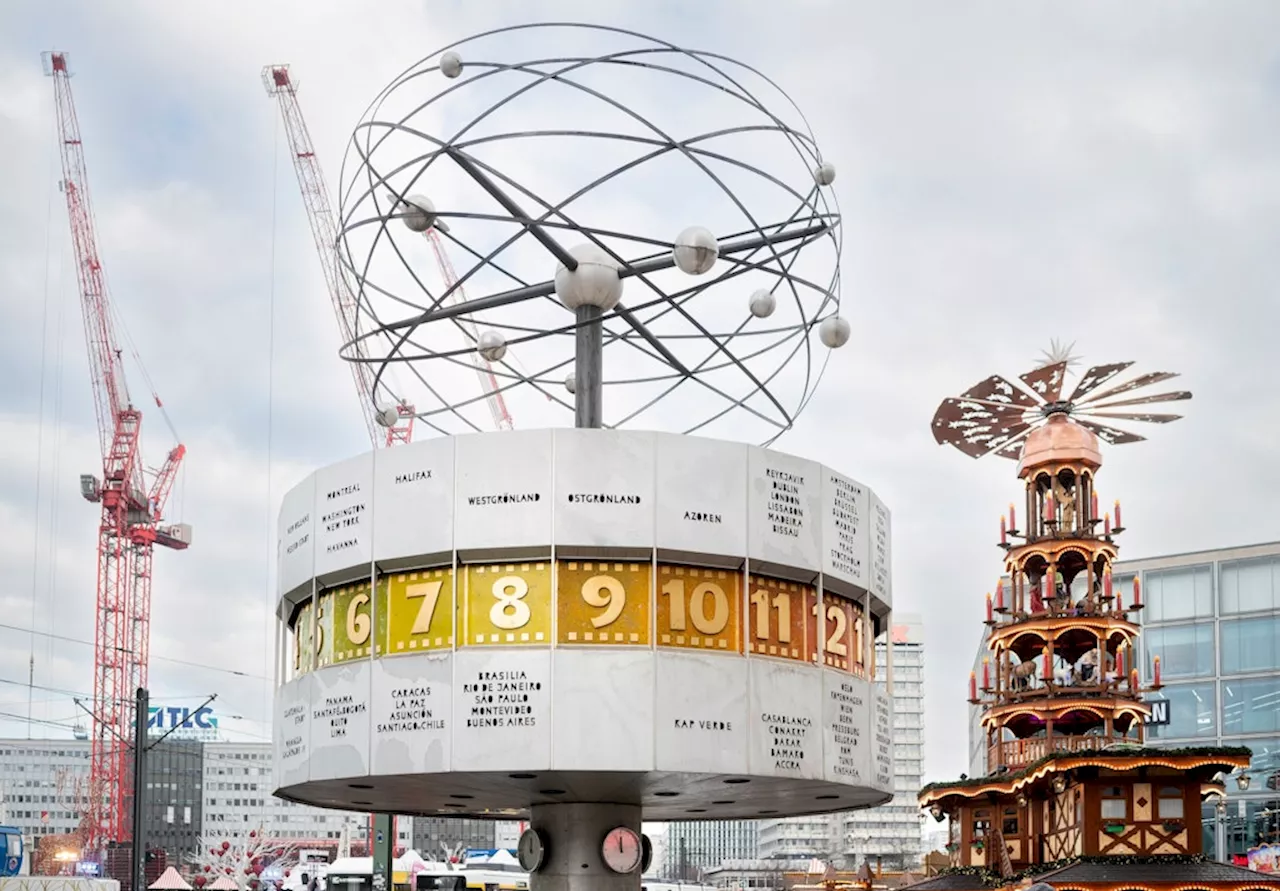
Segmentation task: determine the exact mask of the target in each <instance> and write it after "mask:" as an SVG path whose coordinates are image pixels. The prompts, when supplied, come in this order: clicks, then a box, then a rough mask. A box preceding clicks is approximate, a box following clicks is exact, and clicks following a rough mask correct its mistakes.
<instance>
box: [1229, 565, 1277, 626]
mask: <svg viewBox="0 0 1280 891" xmlns="http://www.w3.org/2000/svg"><path fill="white" fill-rule="evenodd" d="M1219 577H1220V580H1221V592H1222V593H1221V600H1222V612H1223V613H1252V612H1262V611H1263V610H1273V609H1276V608H1277V607H1280V558H1277V557H1262V558H1260V559H1256V560H1234V561H1232V562H1230V563H1223V564H1222V566H1221V568H1220V569H1219Z"/></svg>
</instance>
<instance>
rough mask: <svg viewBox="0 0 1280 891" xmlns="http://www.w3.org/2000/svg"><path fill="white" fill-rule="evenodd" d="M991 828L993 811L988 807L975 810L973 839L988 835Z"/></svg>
mask: <svg viewBox="0 0 1280 891" xmlns="http://www.w3.org/2000/svg"><path fill="white" fill-rule="evenodd" d="M990 829H991V811H990V810H989V809H988V808H981V809H979V810H976V811H974V812H973V839H974V841H977V840H978V839H981V838H986V837H987V832H988V831H989V830H990Z"/></svg>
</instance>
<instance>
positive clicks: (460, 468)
mask: <svg viewBox="0 0 1280 891" xmlns="http://www.w3.org/2000/svg"><path fill="white" fill-rule="evenodd" d="M454 440H455V445H456V452H455V455H456V457H455V465H454V466H455V468H456V469H455V473H456V474H457V484H456V492H457V497H456V501H455V502H454V504H455V507H454V510H455V515H454V524H455V525H454V546H455V547H456V548H457V549H458V550H459V551H462V552H464V553H465V554H469V555H471V556H477V554H476V553H475V552H479V554H478V555H483V554H484V553H485V552H489V551H493V550H495V549H521V548H525V549H527V548H545V547H548V546H550V544H551V497H552V486H551V476H552V471H551V431H550V430H516V431H506V432H502V433H481V434H472V435H468V436H456V437H454Z"/></svg>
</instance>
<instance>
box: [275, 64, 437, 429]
mask: <svg viewBox="0 0 1280 891" xmlns="http://www.w3.org/2000/svg"><path fill="white" fill-rule="evenodd" d="M262 84H263V86H265V87H266V89H267V93H268V95H271V96H274V97H275V98H276V99H277V100H278V101H279V103H280V115H281V117H282V118H283V119H284V132H285V136H286V138H287V139H288V140H289V154H290V155H292V156H293V167H294V170H295V171H296V172H297V174H298V187H299V189H301V190H302V203H303V204H304V205H306V209H307V222H308V223H310V224H311V237H312V239H314V241H315V243H316V251H317V253H319V255H320V267H321V268H322V269H323V270H324V281H325V286H326V287H327V289H328V291H329V299H330V300H331V301H332V303H333V309H334V312H335V314H336V315H337V317H338V329H339V332H340V333H341V335H342V340H343V342H344V343H350V342H352V341H354V340H355V338H356V323H357V320H358V313H357V304H356V297H355V294H354V293H353V292H352V290H351V283H350V281H348V280H347V277H346V275H345V274H344V273H343V270H342V267H341V266H340V265H339V263H338V253H337V251H338V247H337V246H338V224H337V218H336V217H335V216H334V213H333V208H332V206H331V205H330V204H329V187H328V185H327V184H326V183H325V180H324V172H323V171H322V170H321V169H320V160H319V159H318V158H317V157H316V149H315V145H314V144H313V143H312V142H311V133H310V131H309V130H307V122H306V121H305V120H304V119H303V117H302V108H301V106H299V105H298V93H297V89H296V87H295V85H294V83H293V81H292V80H290V79H289V66H288V65H268V66H267V67H265V68H263V69H262ZM355 349H356V351H357V353H358V354H359V355H361V356H363V355H364V343H363V342H360V343H357V344H356V345H355ZM347 364H348V365H350V366H351V375H352V377H353V378H354V379H355V383H356V391H357V392H358V393H359V394H360V411H361V412H362V413H363V414H364V422H365V426H366V427H367V428H368V430H369V438H370V439H371V440H372V441H373V444H374V445H375V446H378V445H388V446H389V445H395V444H396V443H399V442H409V440H410V439H412V438H413V416H414V415H413V407H412V406H409V405H399V406H396V407H395V409H394V410H395V412H396V418H395V419H394V422H393V423H391V424H386V426H385V428H384V423H385V422H386V421H387V420H392V419H390V418H384V419H382V420H381V421H380V420H379V418H378V409H377V407H376V405H375V402H374V398H373V371H372V367H371V366H370V365H369V364H368V363H365V362H348V363H347Z"/></svg>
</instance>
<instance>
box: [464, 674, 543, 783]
mask: <svg viewBox="0 0 1280 891" xmlns="http://www.w3.org/2000/svg"><path fill="white" fill-rule="evenodd" d="M453 658H454V675H453V684H454V687H453V690H454V693H453V769H454V770H506V771H511V770H548V769H550V767H551V652H550V651H549V650H533V651H529V650H459V651H458V652H457V653H456V654H455V655H454V657H453Z"/></svg>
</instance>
